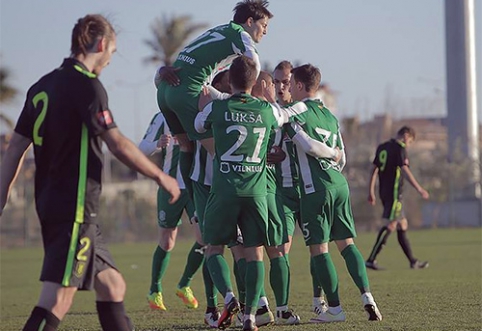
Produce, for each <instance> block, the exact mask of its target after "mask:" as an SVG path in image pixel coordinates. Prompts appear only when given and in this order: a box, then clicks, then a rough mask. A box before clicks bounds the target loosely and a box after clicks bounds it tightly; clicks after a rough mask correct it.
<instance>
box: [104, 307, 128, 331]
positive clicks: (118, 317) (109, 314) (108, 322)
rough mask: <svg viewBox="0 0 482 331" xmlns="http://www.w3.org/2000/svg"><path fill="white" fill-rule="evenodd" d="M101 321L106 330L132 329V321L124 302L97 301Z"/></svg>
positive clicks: (120, 330)
mask: <svg viewBox="0 0 482 331" xmlns="http://www.w3.org/2000/svg"><path fill="white" fill-rule="evenodd" d="M96 305H97V312H98V313H99V321H100V325H101V326H102V330H104V331H132V330H134V328H133V326H132V323H131V321H130V319H129V317H127V315H126V312H125V310H124V302H110V301H97V302H96Z"/></svg>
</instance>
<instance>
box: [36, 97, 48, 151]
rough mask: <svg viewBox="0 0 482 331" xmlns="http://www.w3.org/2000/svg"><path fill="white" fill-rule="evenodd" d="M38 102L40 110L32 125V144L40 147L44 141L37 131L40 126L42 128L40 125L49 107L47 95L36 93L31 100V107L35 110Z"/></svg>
mask: <svg viewBox="0 0 482 331" xmlns="http://www.w3.org/2000/svg"><path fill="white" fill-rule="evenodd" d="M40 101H42V110H41V111H40V114H39V115H38V117H37V119H36V120H35V123H34V125H33V143H34V144H35V145H37V146H42V143H43V140H44V138H43V137H41V136H40V134H39V131H40V126H42V123H43V122H44V120H45V114H46V113H47V107H48V105H49V96H48V95H47V93H45V92H40V93H37V94H36V95H35V96H34V97H33V99H32V103H33V106H34V107H35V108H37V105H38V103H39V102H40Z"/></svg>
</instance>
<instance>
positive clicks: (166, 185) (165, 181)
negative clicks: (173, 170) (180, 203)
mask: <svg viewBox="0 0 482 331" xmlns="http://www.w3.org/2000/svg"><path fill="white" fill-rule="evenodd" d="M157 184H158V185H159V186H160V187H162V188H163V189H164V190H165V191H166V192H167V193H169V194H170V195H171V198H170V199H169V203H170V204H171V205H172V204H173V203H174V202H176V201H177V200H178V199H179V197H180V196H181V190H180V188H179V184H178V183H177V180H176V179H175V178H173V177H171V176H169V175H167V174H166V173H164V172H162V173H161V176H160V177H159V179H158V182H157Z"/></svg>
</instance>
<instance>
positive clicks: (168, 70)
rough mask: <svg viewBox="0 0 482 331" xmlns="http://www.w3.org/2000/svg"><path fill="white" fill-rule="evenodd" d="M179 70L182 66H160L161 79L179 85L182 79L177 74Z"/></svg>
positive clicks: (159, 74)
mask: <svg viewBox="0 0 482 331" xmlns="http://www.w3.org/2000/svg"><path fill="white" fill-rule="evenodd" d="M179 70H181V68H174V67H171V66H163V67H160V68H159V71H158V76H159V79H160V80H163V81H165V82H167V83H168V84H169V85H171V86H178V85H179V84H181V80H180V79H179V77H178V76H177V72H178V71H179Z"/></svg>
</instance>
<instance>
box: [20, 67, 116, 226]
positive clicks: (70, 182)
mask: <svg viewBox="0 0 482 331" xmlns="http://www.w3.org/2000/svg"><path fill="white" fill-rule="evenodd" d="M114 127H116V124H115V122H114V118H113V116H112V113H111V112H110V110H109V107H108V102H107V93H106V91H105V89H104V87H103V86H102V83H101V82H100V81H99V80H98V79H97V77H96V75H95V74H93V73H91V72H90V71H88V70H87V68H86V67H85V66H84V65H83V64H82V63H80V62H78V61H77V60H75V59H71V58H69V59H65V60H64V61H63V63H62V65H61V66H60V67H59V68H57V69H55V70H53V71H52V72H50V73H49V74H47V75H45V76H43V77H42V78H41V79H40V80H39V81H38V82H37V83H35V84H34V85H33V86H32V87H31V88H30V89H29V91H28V93H27V99H26V101H25V105H24V108H23V110H22V113H21V114H20V118H19V120H18V122H17V126H16V127H15V132H17V133H18V134H21V135H22V136H25V137H28V138H30V139H31V140H32V142H33V146H34V154H35V165H36V173H35V202H36V207H37V212H38V215H39V218H40V220H41V222H42V223H45V222H48V223H57V222H73V221H76V222H79V223H81V222H83V221H87V222H95V217H96V216H97V213H98V207H99V196H100V191H101V175H102V160H103V158H102V150H101V147H102V140H101V138H100V137H99V134H101V133H103V132H105V131H106V130H108V129H111V128H114Z"/></svg>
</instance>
